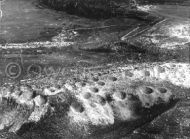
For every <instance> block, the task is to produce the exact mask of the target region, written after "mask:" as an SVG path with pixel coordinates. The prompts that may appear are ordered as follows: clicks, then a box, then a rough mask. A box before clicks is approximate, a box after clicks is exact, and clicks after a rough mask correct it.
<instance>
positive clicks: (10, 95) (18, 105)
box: [0, 85, 48, 132]
mask: <svg viewBox="0 0 190 139" xmlns="http://www.w3.org/2000/svg"><path fill="white" fill-rule="evenodd" d="M0 110H1V114H0V130H5V129H9V131H10V132H17V131H18V130H19V129H20V127H21V126H22V125H23V124H24V123H27V122H38V121H39V120H40V119H41V117H42V116H43V115H45V113H46V112H47V110H48V102H47V97H46V96H44V95H42V94H40V93H38V92H37V91H35V90H33V89H32V88H31V87H30V86H27V85H20V86H9V87H7V86H6V87H1V90H0Z"/></svg>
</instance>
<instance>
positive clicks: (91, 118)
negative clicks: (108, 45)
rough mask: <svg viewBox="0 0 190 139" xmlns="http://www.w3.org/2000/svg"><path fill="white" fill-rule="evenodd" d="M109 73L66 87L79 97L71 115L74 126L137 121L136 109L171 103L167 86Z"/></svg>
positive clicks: (93, 75)
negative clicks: (135, 80) (76, 124)
mask: <svg viewBox="0 0 190 139" xmlns="http://www.w3.org/2000/svg"><path fill="white" fill-rule="evenodd" d="M104 72H105V71H104ZM108 72H109V74H104V73H102V72H98V73H94V74H91V76H89V77H88V78H86V79H84V80H80V81H76V82H74V83H72V84H71V83H67V84H66V85H65V87H66V88H67V89H68V90H69V91H70V92H72V93H73V94H74V95H75V96H76V98H77V100H76V101H74V102H73V103H72V104H71V106H70V111H69V113H68V115H69V117H70V118H71V119H72V120H71V122H72V123H73V122H74V123H78V124H80V125H86V124H88V123H91V124H92V125H112V124H114V123H115V121H118V120H119V121H130V120H134V119H138V118H139V117H140V115H138V114H137V113H136V110H137V109H139V108H141V109H143V108H145V109H149V108H151V107H152V106H154V105H159V104H161V103H168V102H170V99H171V97H172V92H171V90H170V89H169V88H167V87H165V86H161V85H155V84H154V85H151V84H150V83H149V84H148V83H147V84H142V83H140V82H132V81H131V80H130V78H128V77H127V76H125V77H123V73H122V72H118V71H114V70H113V71H111V70H110V71H108Z"/></svg>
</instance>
